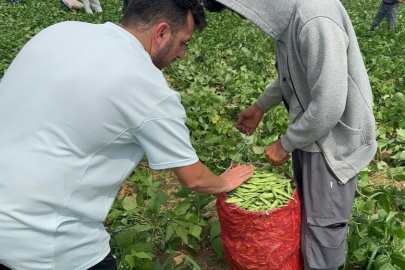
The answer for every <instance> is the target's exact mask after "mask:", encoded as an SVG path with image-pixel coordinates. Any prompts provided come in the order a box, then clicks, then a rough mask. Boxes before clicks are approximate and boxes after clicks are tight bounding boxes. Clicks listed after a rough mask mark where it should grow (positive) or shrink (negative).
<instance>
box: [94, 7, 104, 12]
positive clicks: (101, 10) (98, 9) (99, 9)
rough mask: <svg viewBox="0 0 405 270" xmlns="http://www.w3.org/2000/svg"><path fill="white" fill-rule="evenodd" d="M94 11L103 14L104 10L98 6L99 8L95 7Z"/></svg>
mask: <svg viewBox="0 0 405 270" xmlns="http://www.w3.org/2000/svg"><path fill="white" fill-rule="evenodd" d="M94 11H96V12H97V13H101V12H103V9H102V8H101V6H97V7H94Z"/></svg>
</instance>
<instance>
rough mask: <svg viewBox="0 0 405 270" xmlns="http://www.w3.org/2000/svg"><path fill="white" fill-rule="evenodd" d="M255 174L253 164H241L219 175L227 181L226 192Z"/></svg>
mask: <svg viewBox="0 0 405 270" xmlns="http://www.w3.org/2000/svg"><path fill="white" fill-rule="evenodd" d="M252 176H253V166H251V165H239V166H237V167H235V168H233V169H231V170H229V171H226V172H224V173H223V174H221V175H220V176H219V177H220V178H221V179H222V180H223V181H224V182H225V190H224V192H228V191H231V190H234V189H235V188H237V187H239V186H240V185H241V184H242V183H243V182H245V181H246V180H248V179H249V178H250V177H252Z"/></svg>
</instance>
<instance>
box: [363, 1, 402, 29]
mask: <svg viewBox="0 0 405 270" xmlns="http://www.w3.org/2000/svg"><path fill="white" fill-rule="evenodd" d="M397 15H398V4H387V3H384V1H383V2H382V3H381V5H380V7H379V9H378V12H377V15H376V16H375V18H374V22H373V25H371V28H370V30H372V31H374V29H375V28H376V27H377V26H378V25H380V23H381V22H382V20H383V19H384V17H385V16H387V26H388V30H394V27H395V22H396V20H397Z"/></svg>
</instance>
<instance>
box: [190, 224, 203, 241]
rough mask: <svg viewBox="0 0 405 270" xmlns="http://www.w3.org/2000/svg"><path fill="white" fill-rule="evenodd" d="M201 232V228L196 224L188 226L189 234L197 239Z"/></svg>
mask: <svg viewBox="0 0 405 270" xmlns="http://www.w3.org/2000/svg"><path fill="white" fill-rule="evenodd" d="M201 232H202V228H201V227H200V226H198V225H192V226H191V227H190V234H191V235H192V236H194V237H195V238H197V239H200V236H201Z"/></svg>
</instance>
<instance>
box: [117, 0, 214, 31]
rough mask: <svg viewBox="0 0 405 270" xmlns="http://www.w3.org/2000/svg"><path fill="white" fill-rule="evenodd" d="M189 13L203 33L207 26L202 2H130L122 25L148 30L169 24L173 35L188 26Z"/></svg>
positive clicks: (193, 0)
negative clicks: (162, 24)
mask: <svg viewBox="0 0 405 270" xmlns="http://www.w3.org/2000/svg"><path fill="white" fill-rule="evenodd" d="M189 11H190V12H191V14H192V15H193V18H194V23H195V26H196V28H198V29H199V31H200V32H201V31H202V30H203V29H204V28H205V27H206V26H207V22H206V19H205V13H204V8H203V6H202V5H201V0H130V2H129V4H128V7H127V10H126V11H125V14H124V16H123V18H122V19H121V24H122V25H124V26H126V27H134V28H136V29H148V28H150V27H152V26H153V25H156V24H158V23H160V22H167V23H168V24H169V25H170V27H171V29H172V31H173V33H177V32H178V31H179V30H181V29H182V28H184V27H186V26H187V16H188V12H189Z"/></svg>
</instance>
